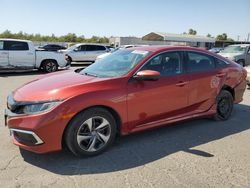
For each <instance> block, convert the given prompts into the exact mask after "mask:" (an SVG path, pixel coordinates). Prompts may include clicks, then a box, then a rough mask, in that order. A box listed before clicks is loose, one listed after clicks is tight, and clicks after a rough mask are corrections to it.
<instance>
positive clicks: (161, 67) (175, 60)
mask: <svg viewBox="0 0 250 188" xmlns="http://www.w3.org/2000/svg"><path fill="white" fill-rule="evenodd" d="M141 70H154V71H158V72H160V73H161V75H163V76H166V75H175V74H180V73H182V58H181V53H179V52H166V53H163V54H161V55H158V56H156V57H154V58H153V59H151V60H150V61H149V62H148V63H147V64H146V65H145V66H144V67H143V68H142V69H141Z"/></svg>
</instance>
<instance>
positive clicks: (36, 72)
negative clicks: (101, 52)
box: [0, 65, 87, 77]
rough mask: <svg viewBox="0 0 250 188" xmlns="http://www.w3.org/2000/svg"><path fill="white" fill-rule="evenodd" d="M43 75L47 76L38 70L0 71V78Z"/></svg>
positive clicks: (79, 66)
mask: <svg viewBox="0 0 250 188" xmlns="http://www.w3.org/2000/svg"><path fill="white" fill-rule="evenodd" d="M86 67H87V66H84V65H72V66H71V68H70V69H72V70H75V69H80V68H86ZM64 70H68V69H59V70H58V71H64ZM43 74H49V73H46V72H43V71H39V70H16V71H15V70H8V71H3V70H0V77H18V76H32V75H43Z"/></svg>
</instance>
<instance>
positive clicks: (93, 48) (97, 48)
mask: <svg viewBox="0 0 250 188" xmlns="http://www.w3.org/2000/svg"><path fill="white" fill-rule="evenodd" d="M106 51H107V49H106V48H105V47H104V46H101V45H86V57H87V59H88V60H89V61H95V60H96V57H97V56H99V55H101V54H103V53H105V52H106Z"/></svg>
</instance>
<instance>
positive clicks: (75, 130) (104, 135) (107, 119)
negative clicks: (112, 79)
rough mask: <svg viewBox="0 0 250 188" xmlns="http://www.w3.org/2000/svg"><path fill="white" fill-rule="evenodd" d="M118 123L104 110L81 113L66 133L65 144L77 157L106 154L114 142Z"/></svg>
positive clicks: (93, 109)
mask: <svg viewBox="0 0 250 188" xmlns="http://www.w3.org/2000/svg"><path fill="white" fill-rule="evenodd" d="M115 135H116V121H115V119H114V117H113V116H112V114H111V113H110V112H109V111H107V110H106V109H103V108H92V109H89V110H87V111H84V112H81V113H79V114H78V115H77V116H76V117H75V118H74V119H73V120H72V121H71V123H70V124H69V126H68V128H67V130H66V132H65V142H66V145H67V146H68V148H69V150H70V151H71V152H72V153H74V154H75V155H76V156H93V155H98V154H100V153H102V152H104V151H105V150H106V149H107V148H108V147H109V146H110V145H112V143H113V142H114V139H115Z"/></svg>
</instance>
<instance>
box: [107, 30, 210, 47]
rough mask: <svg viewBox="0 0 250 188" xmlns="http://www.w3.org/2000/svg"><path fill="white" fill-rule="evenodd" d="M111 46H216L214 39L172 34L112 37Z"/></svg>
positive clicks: (153, 33) (154, 33)
mask: <svg viewBox="0 0 250 188" xmlns="http://www.w3.org/2000/svg"><path fill="white" fill-rule="evenodd" d="M109 42H110V44H111V45H114V46H115V47H119V46H122V45H128V44H142V45H146V44H148V45H181V46H193V47H201V48H208V49H209V48H211V47H213V46H214V44H215V39H214V38H209V37H204V36H198V35H186V34H170V33H160V32H151V33H149V34H147V35H145V36H143V37H142V38H137V37H111V38H110V40H109Z"/></svg>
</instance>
